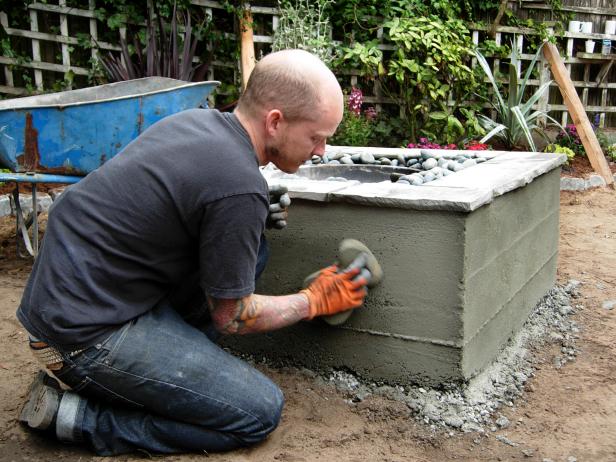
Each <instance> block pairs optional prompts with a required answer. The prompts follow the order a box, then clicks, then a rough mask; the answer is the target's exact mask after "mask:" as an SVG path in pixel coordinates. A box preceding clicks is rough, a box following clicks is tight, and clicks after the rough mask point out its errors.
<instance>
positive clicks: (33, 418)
mask: <svg viewBox="0 0 616 462" xmlns="http://www.w3.org/2000/svg"><path fill="white" fill-rule="evenodd" d="M61 394H62V390H61V389H60V385H59V384H58V383H57V382H56V381H55V380H54V379H52V378H51V377H49V376H48V375H47V374H46V373H45V372H44V371H39V373H38V374H37V376H36V378H35V379H34V382H33V383H32V385H31V386H30V390H29V392H28V398H27V401H26V404H24V407H23V408H22V410H21V413H20V415H19V421H20V422H21V423H23V424H26V425H28V426H29V427H30V428H34V429H36V430H47V429H48V428H49V427H51V426H52V424H53V422H54V419H55V417H56V415H57V413H58V408H59V407H60V398H61Z"/></svg>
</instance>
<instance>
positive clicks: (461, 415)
mask: <svg viewBox="0 0 616 462" xmlns="http://www.w3.org/2000/svg"><path fill="white" fill-rule="evenodd" d="M579 285H580V282H578V281H574V280H572V281H570V282H569V283H568V284H567V285H566V286H564V287H561V286H555V287H554V288H553V289H552V290H551V291H550V292H549V293H548V294H547V295H546V296H545V297H544V298H543V299H542V300H541V301H540V302H539V304H538V305H537V306H536V307H535V309H534V310H533V312H532V313H531V315H530V317H529V319H528V320H527V322H526V324H525V325H524V327H523V328H522V329H521V330H520V332H519V333H518V334H517V335H516V336H515V337H514V338H513V339H512V340H511V341H510V342H509V343H508V344H507V346H506V347H505V348H504V349H503V351H501V353H500V354H499V355H498V357H497V358H496V360H495V361H494V362H493V363H492V364H491V365H490V366H489V367H488V368H487V369H486V370H484V371H483V372H481V373H480V374H479V375H477V376H476V377H474V378H473V379H471V380H470V381H469V382H468V383H464V384H454V383H449V384H444V385H443V386H442V387H441V388H439V389H435V388H427V387H426V388H424V387H417V386H411V387H401V386H397V387H392V386H378V385H377V384H374V383H372V384H365V383H362V382H361V381H360V380H359V379H358V378H357V377H355V376H353V375H352V374H349V373H347V372H343V371H336V372H334V373H333V374H332V375H331V376H330V377H329V382H330V383H333V384H334V385H335V386H336V387H337V388H338V389H339V390H342V391H345V392H347V393H348V395H349V402H350V403H353V402H359V401H362V400H363V399H365V398H366V397H367V396H370V395H381V396H386V397H388V398H390V399H395V400H398V401H402V402H405V403H406V404H407V405H408V407H409V408H410V409H411V410H412V411H413V414H414V415H415V418H416V419H417V420H421V421H423V422H424V423H426V424H428V425H430V426H431V427H432V428H433V429H437V428H442V429H447V428H449V429H458V430H461V431H464V432H480V433H484V432H486V430H492V431H496V430H498V429H504V428H507V427H508V426H509V425H510V422H509V420H508V419H507V418H506V417H504V416H500V415H497V411H498V409H500V408H502V407H503V406H509V407H511V406H513V401H514V400H515V398H516V397H518V396H519V395H520V394H522V392H523V391H524V388H525V386H527V385H525V384H526V382H527V381H528V380H529V378H531V377H533V375H534V372H535V367H534V365H533V363H534V357H533V354H532V351H533V349H534V348H536V347H538V346H540V345H542V344H545V343H546V342H552V343H554V342H555V343H558V344H559V345H560V347H561V349H560V354H559V355H558V356H556V357H555V358H554V359H553V362H554V365H555V366H556V367H562V365H563V364H565V363H567V362H568V361H573V360H574V359H575V357H576V355H577V352H578V350H577V349H576V345H575V341H576V338H578V333H579V328H578V326H577V324H576V323H575V321H573V320H571V319H569V316H570V315H571V314H572V313H575V311H576V310H578V309H580V308H581V307H582V306H581V305H576V306H575V307H573V306H572V299H573V298H576V297H578V296H579V292H578V287H579ZM530 387H532V385H530Z"/></svg>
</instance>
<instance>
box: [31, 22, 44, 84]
mask: <svg viewBox="0 0 616 462" xmlns="http://www.w3.org/2000/svg"><path fill="white" fill-rule="evenodd" d="M30 29H32V30H33V31H34V32H38V16H37V13H36V11H32V10H31V11H30ZM32 60H33V61H40V60H41V46H40V43H39V41H38V40H32ZM34 83H35V85H36V88H38V89H39V90H42V89H43V73H42V72H41V71H40V70H38V69H37V70H35V71H34Z"/></svg>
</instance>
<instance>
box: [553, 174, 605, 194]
mask: <svg viewBox="0 0 616 462" xmlns="http://www.w3.org/2000/svg"><path fill="white" fill-rule="evenodd" d="M614 181H616V174H614ZM604 186H606V183H605V180H604V179H603V177H602V176H601V175H597V174H596V173H593V174H592V175H590V176H589V177H588V178H586V179H584V178H570V177H563V178H561V179H560V190H561V191H585V190H586V189H590V188H601V187H604Z"/></svg>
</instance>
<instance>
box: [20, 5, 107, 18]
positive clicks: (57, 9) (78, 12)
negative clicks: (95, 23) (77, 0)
mask: <svg viewBox="0 0 616 462" xmlns="http://www.w3.org/2000/svg"><path fill="white" fill-rule="evenodd" d="M28 9H30V10H38V11H47V12H50V13H59V14H69V15H71V16H81V17H82V18H93V19H96V15H95V14H94V11H90V10H82V9H79V8H73V7H68V6H59V5H48V4H46V3H30V4H29V5H28Z"/></svg>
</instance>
